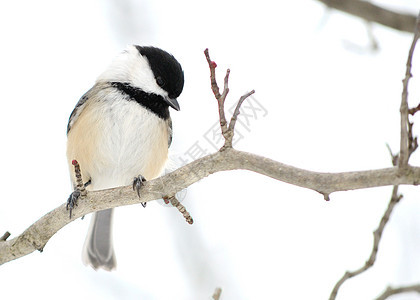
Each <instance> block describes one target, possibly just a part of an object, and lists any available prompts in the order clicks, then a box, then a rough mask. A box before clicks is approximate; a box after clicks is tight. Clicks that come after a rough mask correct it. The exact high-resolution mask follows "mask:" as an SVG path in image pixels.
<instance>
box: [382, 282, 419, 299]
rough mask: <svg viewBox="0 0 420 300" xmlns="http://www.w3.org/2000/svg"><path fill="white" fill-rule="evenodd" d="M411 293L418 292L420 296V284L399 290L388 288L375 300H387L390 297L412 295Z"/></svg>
mask: <svg viewBox="0 0 420 300" xmlns="http://www.w3.org/2000/svg"><path fill="white" fill-rule="evenodd" d="M410 292H417V293H418V294H420V284H413V285H407V286H402V287H397V288H391V287H388V288H387V289H386V290H385V291H384V292H383V293H382V294H381V295H380V296H379V297H378V298H376V299H375V300H385V299H387V298H388V297H390V296H393V295H396V294H402V293H410Z"/></svg>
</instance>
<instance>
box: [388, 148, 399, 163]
mask: <svg viewBox="0 0 420 300" xmlns="http://www.w3.org/2000/svg"><path fill="white" fill-rule="evenodd" d="M386 147H387V148H388V151H389V155H391V162H392V165H393V166H394V167H396V166H397V164H398V154H394V153H393V152H392V149H391V147H390V146H389V144H386Z"/></svg>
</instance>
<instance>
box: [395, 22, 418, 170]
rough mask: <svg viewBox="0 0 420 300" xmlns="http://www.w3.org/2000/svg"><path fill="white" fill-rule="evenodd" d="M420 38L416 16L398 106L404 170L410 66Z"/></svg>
mask: <svg viewBox="0 0 420 300" xmlns="http://www.w3.org/2000/svg"><path fill="white" fill-rule="evenodd" d="M419 37H420V14H419V15H418V16H417V19H416V26H415V29H414V37H413V41H412V43H411V47H410V51H409V52H408V58H407V63H406V70H405V78H404V79H403V92H402V95H401V106H400V114H401V123H400V126H401V139H400V155H399V161H398V166H399V167H400V168H404V167H405V166H407V165H408V158H409V152H410V150H409V148H410V144H409V134H408V127H409V126H410V125H409V124H410V123H409V121H408V83H409V81H410V78H411V77H412V74H411V66H412V61H413V54H414V49H415V47H416V43H417V40H418V39H419Z"/></svg>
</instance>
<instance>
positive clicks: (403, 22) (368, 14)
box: [318, 0, 416, 32]
mask: <svg viewBox="0 0 420 300" xmlns="http://www.w3.org/2000/svg"><path fill="white" fill-rule="evenodd" d="M318 1H319V2H322V3H324V4H325V5H326V6H327V7H330V8H334V9H337V10H341V11H343V12H345V13H348V14H351V15H354V16H356V17H359V18H362V19H364V20H366V21H369V22H375V23H378V24H381V25H384V26H387V27H390V28H393V29H396V30H400V31H406V32H414V26H415V24H416V16H415V15H411V14H406V13H402V12H396V11H392V10H389V9H386V8H383V7H380V6H378V5H376V4H373V3H371V2H368V1H363V0H318Z"/></svg>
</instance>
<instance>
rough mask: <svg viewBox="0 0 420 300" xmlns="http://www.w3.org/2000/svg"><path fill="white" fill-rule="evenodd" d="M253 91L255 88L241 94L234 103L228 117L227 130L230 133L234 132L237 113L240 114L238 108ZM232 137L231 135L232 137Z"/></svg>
mask: <svg viewBox="0 0 420 300" xmlns="http://www.w3.org/2000/svg"><path fill="white" fill-rule="evenodd" d="M254 93H255V90H252V91H250V92H249V93H246V94H245V95H243V96H242V97H241V98H239V101H238V103H237V104H236V108H235V111H234V112H233V115H232V118H231V119H230V122H229V131H231V132H232V133H234V132H235V125H236V120H237V119H238V115H239V114H240V109H241V105H242V103H243V102H244V101H245V100H246V99H247V98H248V97H249V96H251V95H252V94H254ZM232 138H233V137H232ZM231 142H232V140H231Z"/></svg>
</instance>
